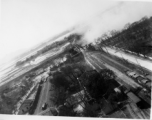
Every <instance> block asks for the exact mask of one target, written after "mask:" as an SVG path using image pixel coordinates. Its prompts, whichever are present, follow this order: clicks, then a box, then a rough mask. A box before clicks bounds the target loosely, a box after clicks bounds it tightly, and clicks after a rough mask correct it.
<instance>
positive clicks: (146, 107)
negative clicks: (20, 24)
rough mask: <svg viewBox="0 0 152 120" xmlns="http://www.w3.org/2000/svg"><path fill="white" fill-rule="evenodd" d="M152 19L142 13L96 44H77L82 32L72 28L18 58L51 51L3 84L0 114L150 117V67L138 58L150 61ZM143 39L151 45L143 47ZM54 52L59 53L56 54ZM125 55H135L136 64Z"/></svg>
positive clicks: (30, 58) (26, 60)
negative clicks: (28, 54)
mask: <svg viewBox="0 0 152 120" xmlns="http://www.w3.org/2000/svg"><path fill="white" fill-rule="evenodd" d="M151 22H152V17H151V18H143V19H141V20H140V21H138V22H136V23H134V24H132V25H130V26H128V27H127V28H125V29H124V30H122V31H121V32H120V31H119V32H118V31H112V32H111V36H108V35H104V36H102V37H101V38H99V39H98V40H97V41H96V43H94V44H93V43H89V44H86V45H81V44H78V41H80V40H81V39H82V37H83V35H81V34H77V33H73V34H70V35H69V36H67V37H64V38H63V40H62V41H61V42H60V41H59V42H54V43H53V44H51V45H47V46H46V47H45V48H43V49H42V50H39V51H38V52H37V53H36V54H35V55H33V56H30V57H28V58H27V59H25V60H23V61H18V63H17V64H16V67H18V68H22V69H24V66H25V65H26V67H27V66H32V64H33V63H34V62H33V59H36V58H37V57H38V56H41V57H44V56H47V57H46V59H44V60H43V61H40V63H39V64H37V65H33V67H31V68H30V69H29V70H28V71H26V72H25V73H23V74H22V75H19V76H17V77H16V78H14V80H11V81H9V82H7V83H5V84H3V86H2V87H1V88H0V93H1V94H0V113H1V114H14V115H44V116H72V117H74V116H76V117H101V118H132V119H150V112H151V81H152V70H150V69H148V68H147V67H146V66H145V67H143V65H142V63H141V62H140V60H143V61H148V62H147V63H150V65H152V60H151V54H150V51H151V48H150V46H151V45H152V42H151V40H152V34H150V33H152V31H150V30H152V29H150V28H151V27H152V26H150V23H151ZM151 25H152V24H151ZM149 27H150V28H149ZM145 31H146V33H145ZM148 33H149V34H148ZM124 36H127V37H124ZM123 38H125V40H124V42H123V40H122V39H123ZM120 39H121V42H120ZM130 39H132V41H129V40H130ZM127 40H128V43H129V42H130V43H129V45H128V44H126V41H127ZM145 41H146V42H145ZM141 42H142V43H141ZM144 42H145V43H144ZM137 43H138V44H137ZM141 44H142V45H143V44H144V45H145V46H146V45H147V46H148V47H144V48H141V49H139V48H140V47H141ZM127 45H128V46H127ZM135 47H136V48H137V47H138V49H134V48H135ZM59 48H60V49H59ZM61 49H62V50H61ZM110 49H112V50H114V51H115V53H119V54H120V55H121V56H117V55H115V54H112V52H111V51H110ZM50 51H51V52H50ZM52 51H53V52H56V51H60V52H58V54H53V55H52ZM125 55H128V56H131V57H132V58H136V59H135V60H136V61H135V62H136V63H135V62H132V61H130V60H129V59H126V58H125ZM31 61H32V62H31ZM27 63H30V64H28V65H27Z"/></svg>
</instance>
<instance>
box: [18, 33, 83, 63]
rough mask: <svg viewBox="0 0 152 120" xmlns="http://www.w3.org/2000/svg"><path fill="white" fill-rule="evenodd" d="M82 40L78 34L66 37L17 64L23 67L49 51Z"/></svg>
mask: <svg viewBox="0 0 152 120" xmlns="http://www.w3.org/2000/svg"><path fill="white" fill-rule="evenodd" d="M81 38H82V35H80V34H76V33H75V34H71V35H69V36H68V37H65V38H64V39H63V40H61V41H56V42H53V43H52V44H50V45H47V46H45V47H44V48H42V49H41V50H39V51H37V53H36V54H34V55H32V56H30V57H28V58H26V59H25V60H23V61H18V62H17V63H16V66H22V65H24V64H25V63H27V62H30V61H32V60H34V59H35V58H36V57H38V56H40V55H42V54H44V53H46V52H48V51H50V50H53V49H54V48H59V47H61V46H63V45H65V44H66V43H67V42H70V43H73V42H77V41H79V40H80V39H81Z"/></svg>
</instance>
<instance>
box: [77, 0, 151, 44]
mask: <svg viewBox="0 0 152 120" xmlns="http://www.w3.org/2000/svg"><path fill="white" fill-rule="evenodd" d="M144 16H147V17H150V16H152V2H135V1H134V2H120V3H119V4H118V5H117V6H114V7H112V8H110V9H108V10H106V11H105V12H102V13H99V14H97V15H96V16H95V17H93V18H91V19H89V20H86V21H84V22H83V23H81V24H79V25H78V26H77V27H76V29H75V32H76V33H81V34H83V35H84V37H83V40H82V43H90V42H94V41H95V39H97V38H98V37H101V36H102V34H104V33H108V32H109V31H111V30H121V29H123V27H124V26H125V24H127V23H133V22H135V21H138V20H140V19H141V18H142V17H144Z"/></svg>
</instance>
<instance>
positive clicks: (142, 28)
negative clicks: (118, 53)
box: [97, 17, 152, 56]
mask: <svg viewBox="0 0 152 120" xmlns="http://www.w3.org/2000/svg"><path fill="white" fill-rule="evenodd" d="M151 33H152V17H150V18H147V17H143V18H142V19H141V20H139V21H136V22H134V23H132V24H129V23H128V24H126V25H125V27H124V29H123V30H122V31H116V30H112V31H111V32H110V34H109V35H108V34H106V33H105V34H103V35H102V37H100V38H98V39H97V42H98V43H99V44H100V45H101V46H103V47H104V46H109V47H111V46H112V47H116V48H121V49H124V50H126V51H127V50H128V51H132V52H135V53H137V54H138V55H139V54H143V55H144V56H146V55H148V54H149V53H151V50H152V43H151V41H152V34H151Z"/></svg>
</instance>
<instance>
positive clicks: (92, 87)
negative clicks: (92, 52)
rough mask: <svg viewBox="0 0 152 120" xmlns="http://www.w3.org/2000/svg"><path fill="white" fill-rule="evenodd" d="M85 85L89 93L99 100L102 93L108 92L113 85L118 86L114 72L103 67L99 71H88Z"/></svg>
mask: <svg viewBox="0 0 152 120" xmlns="http://www.w3.org/2000/svg"><path fill="white" fill-rule="evenodd" d="M88 74H89V73H88ZM85 86H86V88H87V90H88V92H89V94H90V95H91V96H92V97H93V98H95V99H97V100H99V99H100V98H101V97H102V96H103V95H104V94H106V93H110V91H111V90H112V89H113V88H114V87H115V86H118V83H117V82H116V81H115V74H114V73H113V72H112V71H111V70H108V69H103V70H101V71H100V72H99V73H98V72H95V71H93V72H92V73H90V75H89V76H88V80H87V82H86V84H85Z"/></svg>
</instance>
